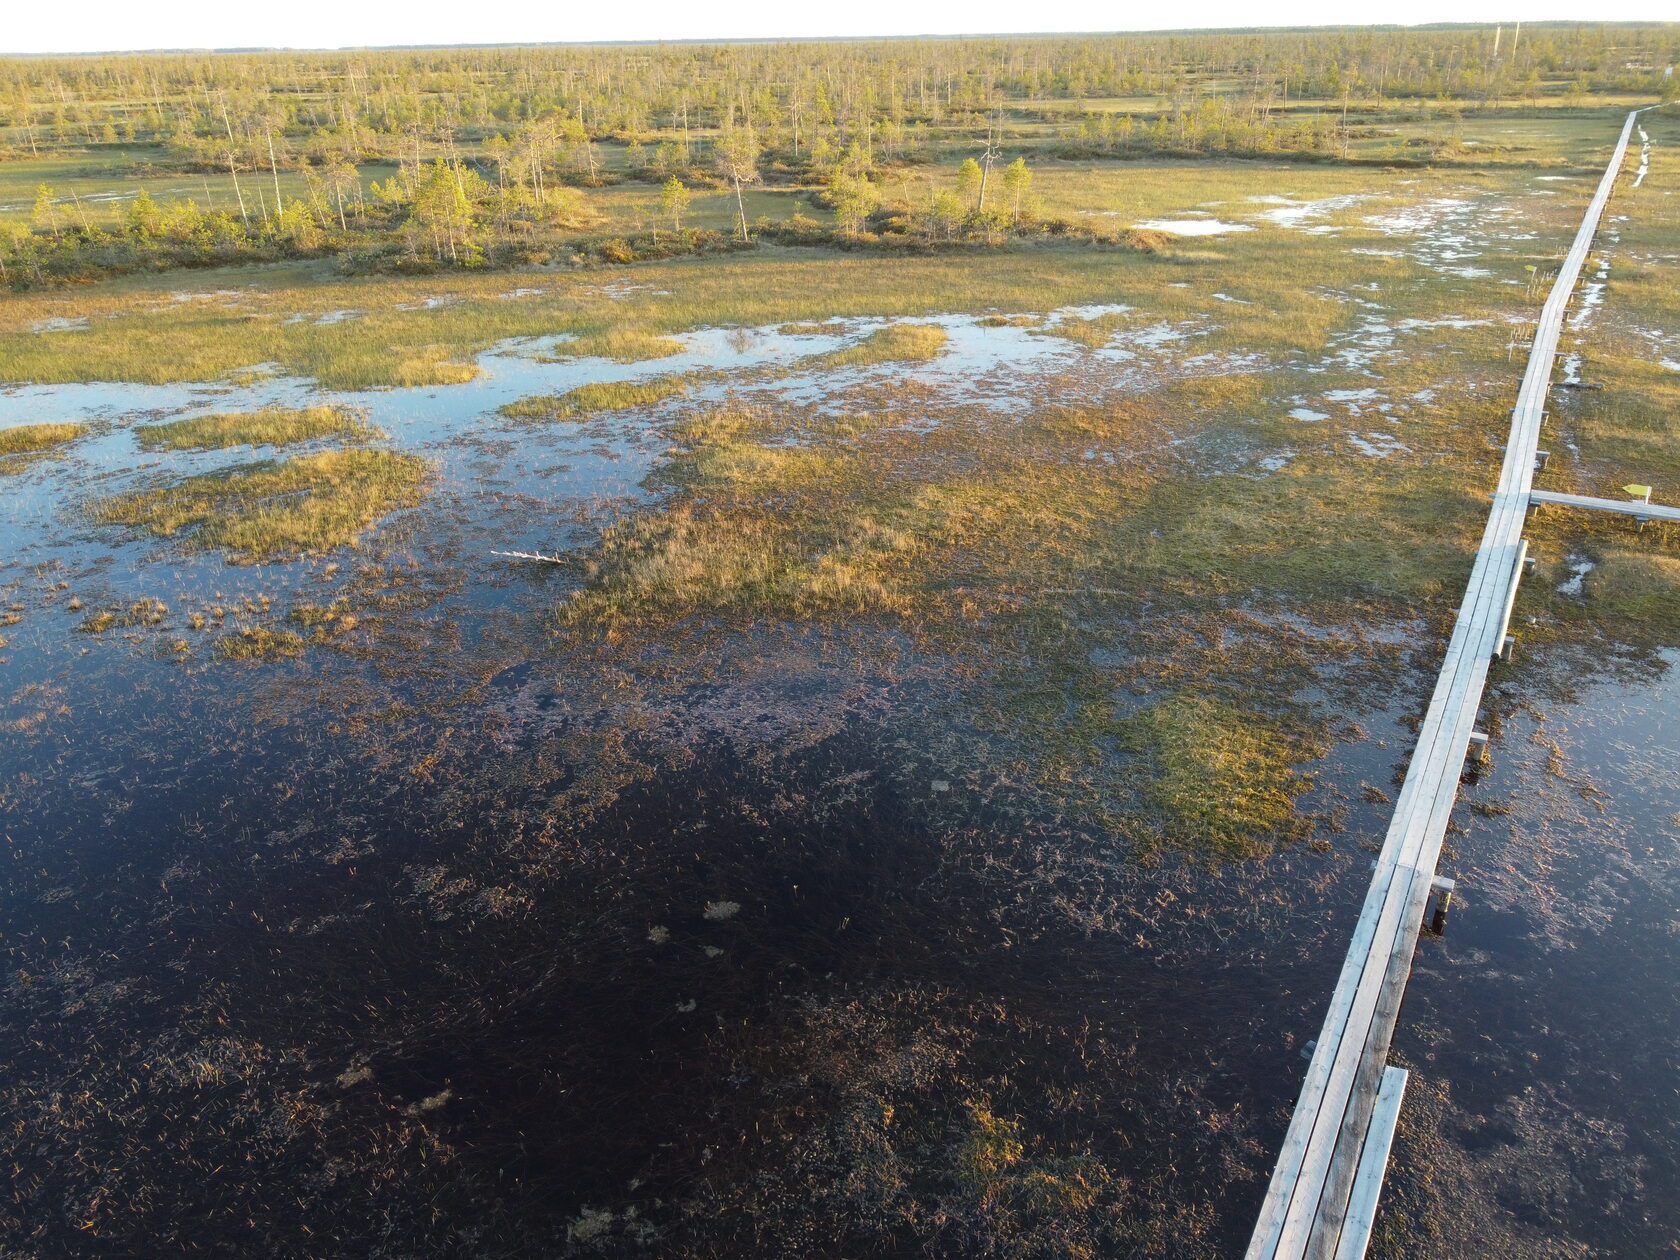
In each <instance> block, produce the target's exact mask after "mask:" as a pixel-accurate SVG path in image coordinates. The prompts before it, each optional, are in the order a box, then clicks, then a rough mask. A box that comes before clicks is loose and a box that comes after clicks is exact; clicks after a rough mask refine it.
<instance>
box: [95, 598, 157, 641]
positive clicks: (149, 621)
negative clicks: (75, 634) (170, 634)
mask: <svg viewBox="0 0 1680 1260" xmlns="http://www.w3.org/2000/svg"><path fill="white" fill-rule="evenodd" d="M168 615H169V605H167V604H165V603H164V602H163V601H162V600H161V599H151V598H148V599H140V600H136V601H135V602H134V603H132V604H130V605H128V607H126V608H102V609H100V610H99V611H98V612H95V613H89V614H88V615H87V616H86V617H84V618H83V619H82V622H81V624H80V625H79V626H77V627H76V629H78V630H80V631H81V632H82V633H83V634H104V633H105V632H106V631H107V630H118V629H121V630H132V629H136V628H138V627H147V626H155V625H159V624H160V623H161V622H162V621H163V619H164V618H165V617H167V616H168Z"/></svg>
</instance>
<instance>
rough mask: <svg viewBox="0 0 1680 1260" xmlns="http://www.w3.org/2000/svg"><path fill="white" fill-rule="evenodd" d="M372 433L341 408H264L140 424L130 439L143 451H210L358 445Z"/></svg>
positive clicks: (363, 423) (368, 426)
mask: <svg viewBox="0 0 1680 1260" xmlns="http://www.w3.org/2000/svg"><path fill="white" fill-rule="evenodd" d="M377 433H378V431H377V430H376V429H374V428H373V427H372V426H370V425H369V424H368V423H367V421H366V420H365V419H363V418H362V417H361V416H359V415H358V414H357V413H356V412H354V411H352V410H350V409H349V408H347V407H299V408H287V407H264V408H262V409H261V410H260V411H250V412H224V413H219V414H216V415H209V416H192V417H190V418H188V419H185V420H171V421H168V422H167V423H164V424H142V425H139V426H137V427H136V428H135V430H134V439H135V441H136V442H137V443H138V444H139V446H140V449H141V450H143V451H211V450H223V449H226V448H227V447H230V446H291V445H293V444H295V443H298V442H307V441H310V440H311V439H313V438H323V437H343V438H349V439H351V440H357V441H359V440H362V439H366V438H370V437H374V436H377Z"/></svg>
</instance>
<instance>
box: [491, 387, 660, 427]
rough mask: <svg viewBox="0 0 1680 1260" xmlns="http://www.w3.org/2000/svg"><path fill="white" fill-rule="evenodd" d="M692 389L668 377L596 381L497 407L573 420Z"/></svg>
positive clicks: (529, 416)
mask: <svg viewBox="0 0 1680 1260" xmlns="http://www.w3.org/2000/svg"><path fill="white" fill-rule="evenodd" d="M687 390H688V380H687V379H686V378H685V377H681V376H664V377H659V378H657V379H655V380H651V381H593V382H591V383H590V384H588V385H579V386H578V387H577V388H576V389H569V390H567V391H566V392H565V393H564V394H537V395H534V396H532V397H530V398H520V399H518V400H516V401H514V402H510V403H507V404H505V405H503V406H502V407H499V408H498V409H497V410H498V411H500V413H501V414H502V415H504V416H510V417H512V418H513V419H516V420H570V419H573V418H576V417H580V416H587V415H590V414H592V413H594V412H598V411H626V410H629V409H630V408H632V407H651V406H652V405H653V404H655V403H657V402H662V401H664V400H665V399H667V398H670V397H673V396H674V395H677V394H681V393H685V392H686V391H687Z"/></svg>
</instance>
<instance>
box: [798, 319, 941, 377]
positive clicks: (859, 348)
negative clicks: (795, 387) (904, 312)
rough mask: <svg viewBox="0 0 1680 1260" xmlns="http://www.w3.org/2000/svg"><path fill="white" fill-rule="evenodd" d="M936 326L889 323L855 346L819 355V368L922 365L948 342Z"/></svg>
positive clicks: (815, 362) (817, 361)
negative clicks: (901, 364)
mask: <svg viewBox="0 0 1680 1260" xmlns="http://www.w3.org/2000/svg"><path fill="white" fill-rule="evenodd" d="M950 339H951V338H950V334H948V333H947V332H946V331H945V330H944V329H943V328H941V327H939V325H937V324H889V325H888V326H887V327H885V328H877V329H876V330H875V331H874V332H872V333H870V334H869V336H867V337H865V338H864V339H863V340H862V341H860V342H858V344H857V345H855V346H847V347H846V348H845V349H842V350H831V351H829V352H828V353H827V354H819V355H817V356H816V357H815V358H814V359H813V360H812V363H813V364H815V365H816V366H819V367H859V366H863V365H865V364H870V363H925V362H927V361H928V360H929V359H932V358H935V357H937V356H938V354H939V352H940V351H942V350H943V349H945V344H946V342H948V341H949V340H950Z"/></svg>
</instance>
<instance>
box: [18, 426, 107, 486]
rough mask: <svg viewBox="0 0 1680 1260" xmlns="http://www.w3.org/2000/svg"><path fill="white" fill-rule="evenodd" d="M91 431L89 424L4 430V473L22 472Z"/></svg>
mask: <svg viewBox="0 0 1680 1260" xmlns="http://www.w3.org/2000/svg"><path fill="white" fill-rule="evenodd" d="M86 432H87V425H85V424H20V425H17V426H15V427H14V428H10V429H0V476H4V475H6V474H7V473H15V472H21V471H22V470H23V469H25V468H27V467H29V465H30V464H32V463H34V462H35V461H36V460H38V459H45V458H46V457H47V456H49V455H52V454H55V453H57V452H58V451H60V450H62V449H63V448H64V447H66V446H68V445H69V444H70V443H71V442H74V441H75V440H76V439H77V438H79V437H81V436H82V435H83V434H84V433H86Z"/></svg>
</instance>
